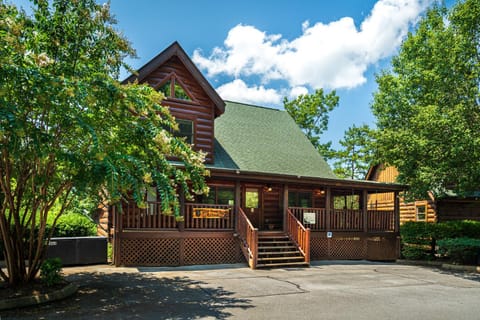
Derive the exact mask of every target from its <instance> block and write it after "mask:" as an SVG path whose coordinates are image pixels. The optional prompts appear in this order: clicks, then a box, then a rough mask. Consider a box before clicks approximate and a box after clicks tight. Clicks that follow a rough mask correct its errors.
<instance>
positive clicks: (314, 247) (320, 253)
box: [310, 237, 329, 260]
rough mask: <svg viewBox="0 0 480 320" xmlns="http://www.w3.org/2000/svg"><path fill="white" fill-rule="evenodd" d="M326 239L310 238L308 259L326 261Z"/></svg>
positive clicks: (327, 256) (327, 244)
mask: <svg viewBox="0 0 480 320" xmlns="http://www.w3.org/2000/svg"><path fill="white" fill-rule="evenodd" d="M328 242H329V241H328V239H327V238H313V237H312V238H310V259H312V260H322V259H328V258H329V254H328V252H329V251H328V247H329V243H328Z"/></svg>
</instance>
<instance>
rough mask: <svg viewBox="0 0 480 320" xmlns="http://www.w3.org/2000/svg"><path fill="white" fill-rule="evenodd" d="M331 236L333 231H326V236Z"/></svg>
mask: <svg viewBox="0 0 480 320" xmlns="http://www.w3.org/2000/svg"><path fill="white" fill-rule="evenodd" d="M332 236H333V233H332V231H328V232H327V238H329V239H330V238H331V237H332Z"/></svg>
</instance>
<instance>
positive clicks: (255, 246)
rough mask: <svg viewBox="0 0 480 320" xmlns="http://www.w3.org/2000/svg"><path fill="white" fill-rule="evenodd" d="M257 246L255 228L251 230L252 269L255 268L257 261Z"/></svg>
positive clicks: (256, 230)
mask: <svg viewBox="0 0 480 320" xmlns="http://www.w3.org/2000/svg"><path fill="white" fill-rule="evenodd" d="M257 246H258V229H257V228H255V229H253V239H252V249H251V250H252V255H253V257H252V259H253V266H252V269H256V268H257V261H258V249H257Z"/></svg>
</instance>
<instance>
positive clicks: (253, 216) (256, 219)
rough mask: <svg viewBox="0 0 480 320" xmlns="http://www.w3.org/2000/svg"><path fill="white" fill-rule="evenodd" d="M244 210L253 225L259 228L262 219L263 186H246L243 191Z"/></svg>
mask: <svg viewBox="0 0 480 320" xmlns="http://www.w3.org/2000/svg"><path fill="white" fill-rule="evenodd" d="M242 204H243V208H242V209H243V211H244V212H245V214H246V215H247V217H248V219H249V220H250V221H251V222H252V224H253V226H254V227H256V228H259V227H260V225H259V223H260V221H262V215H263V212H262V188H259V187H245V189H244V192H243V203H242Z"/></svg>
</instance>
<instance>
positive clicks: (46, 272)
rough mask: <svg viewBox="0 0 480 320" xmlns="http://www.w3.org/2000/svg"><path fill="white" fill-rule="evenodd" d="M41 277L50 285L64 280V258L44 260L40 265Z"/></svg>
mask: <svg viewBox="0 0 480 320" xmlns="http://www.w3.org/2000/svg"><path fill="white" fill-rule="evenodd" d="M40 279H41V280H42V281H43V283H45V285H47V286H49V287H50V286H53V285H56V284H59V283H61V282H62V280H63V276H62V260H60V258H52V259H46V260H45V261H43V263H42V265H41V266H40Z"/></svg>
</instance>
